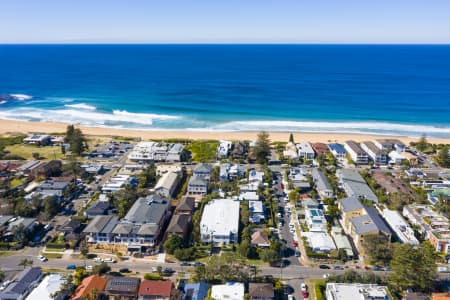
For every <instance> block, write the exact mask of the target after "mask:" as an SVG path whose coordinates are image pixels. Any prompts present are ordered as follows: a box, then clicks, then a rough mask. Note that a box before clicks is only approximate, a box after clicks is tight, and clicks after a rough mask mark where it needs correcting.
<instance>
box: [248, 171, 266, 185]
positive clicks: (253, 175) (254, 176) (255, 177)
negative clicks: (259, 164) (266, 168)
mask: <svg viewBox="0 0 450 300" xmlns="http://www.w3.org/2000/svg"><path fill="white" fill-rule="evenodd" d="M263 178H264V172H258V171H256V170H251V171H250V173H249V174H248V182H250V183H252V182H256V183H263Z"/></svg>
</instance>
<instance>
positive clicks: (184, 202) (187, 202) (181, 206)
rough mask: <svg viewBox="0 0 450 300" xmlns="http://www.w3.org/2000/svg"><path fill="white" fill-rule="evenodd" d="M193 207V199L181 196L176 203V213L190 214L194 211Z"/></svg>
mask: <svg viewBox="0 0 450 300" xmlns="http://www.w3.org/2000/svg"><path fill="white" fill-rule="evenodd" d="M194 207H195V198H194V197H189V196H183V197H181V199H180V203H178V206H177V208H176V209H175V210H176V211H185V210H190V211H191V212H192V211H193V210H194Z"/></svg>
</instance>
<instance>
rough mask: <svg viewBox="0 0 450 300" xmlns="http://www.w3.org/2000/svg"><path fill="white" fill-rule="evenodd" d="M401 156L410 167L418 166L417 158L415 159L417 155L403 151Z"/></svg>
mask: <svg viewBox="0 0 450 300" xmlns="http://www.w3.org/2000/svg"><path fill="white" fill-rule="evenodd" d="M402 156H403V157H404V158H405V159H406V160H407V161H408V162H409V165H410V166H412V167H414V166H417V165H418V164H419V158H418V157H417V155H415V154H413V153H411V152H407V151H404V152H402Z"/></svg>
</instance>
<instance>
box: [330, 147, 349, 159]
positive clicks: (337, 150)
mask: <svg viewBox="0 0 450 300" xmlns="http://www.w3.org/2000/svg"><path fill="white" fill-rule="evenodd" d="M328 149H330V151H331V153H332V154H333V156H334V157H335V158H336V159H337V160H339V161H341V162H342V161H345V159H346V158H347V152H346V151H345V148H344V147H343V146H342V145H341V144H336V143H334V144H328Z"/></svg>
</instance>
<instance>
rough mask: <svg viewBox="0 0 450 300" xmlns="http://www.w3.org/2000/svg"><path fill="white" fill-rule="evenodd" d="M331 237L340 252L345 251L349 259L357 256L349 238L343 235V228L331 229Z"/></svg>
mask: <svg viewBox="0 0 450 300" xmlns="http://www.w3.org/2000/svg"><path fill="white" fill-rule="evenodd" d="M330 232H331V236H332V237H333V240H334V243H335V244H336V248H337V249H338V250H341V249H342V250H344V251H345V254H346V255H347V258H349V259H351V258H353V257H354V256H355V253H354V252H353V247H352V244H351V243H350V241H349V239H348V237H347V236H346V235H345V234H344V233H343V231H342V228H340V227H338V226H333V227H331V231H330Z"/></svg>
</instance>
